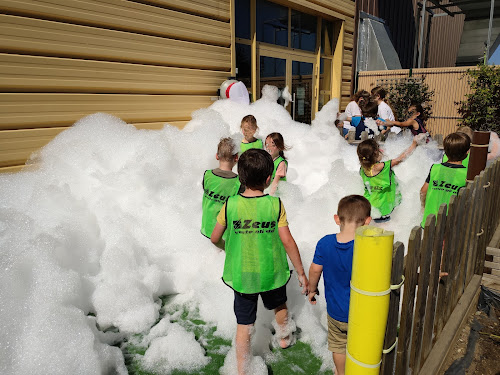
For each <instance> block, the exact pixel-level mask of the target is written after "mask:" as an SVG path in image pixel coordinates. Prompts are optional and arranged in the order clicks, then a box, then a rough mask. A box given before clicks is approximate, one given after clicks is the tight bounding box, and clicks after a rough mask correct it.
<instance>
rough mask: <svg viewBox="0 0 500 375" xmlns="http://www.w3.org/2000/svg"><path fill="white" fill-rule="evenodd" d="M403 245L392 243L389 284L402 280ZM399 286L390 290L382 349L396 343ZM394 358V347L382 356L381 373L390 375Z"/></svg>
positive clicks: (397, 283)
mask: <svg viewBox="0 0 500 375" xmlns="http://www.w3.org/2000/svg"><path fill="white" fill-rule="evenodd" d="M404 252H405V247H404V245H403V244H402V243H401V242H396V243H395V244H394V252H393V254H392V274H391V285H399V284H400V283H401V282H402V281H403V280H402V278H403V263H404ZM400 295H401V288H398V289H393V290H392V291H391V299H390V302H389V315H388V317H387V328H386V331H385V340H384V351H385V350H388V349H390V348H391V347H392V346H393V345H396V339H397V337H398V316H399V297H400ZM395 359H396V348H395V347H392V349H391V350H390V351H389V352H388V353H384V354H383V356H382V366H381V368H380V374H381V375H392V374H393V370H394V361H395Z"/></svg>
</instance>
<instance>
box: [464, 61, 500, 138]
mask: <svg viewBox="0 0 500 375" xmlns="http://www.w3.org/2000/svg"><path fill="white" fill-rule="evenodd" d="M465 77H466V78H467V82H468V83H469V85H470V87H471V89H472V93H470V94H466V95H465V96H466V97H467V99H466V100H462V101H460V102H455V104H457V105H458V106H459V107H458V113H459V114H460V115H461V116H462V121H461V123H460V124H459V125H467V126H470V127H471V128H472V129H473V130H491V131H494V132H497V133H498V132H499V131H500V66H495V65H484V64H480V65H478V67H477V69H468V70H467V72H466V73H465V74H464V76H463V77H462V78H465Z"/></svg>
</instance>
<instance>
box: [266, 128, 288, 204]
mask: <svg viewBox="0 0 500 375" xmlns="http://www.w3.org/2000/svg"><path fill="white" fill-rule="evenodd" d="M287 149H288V148H287V147H286V146H285V141H284V140H283V136H282V135H281V134H280V133H271V134H269V135H268V136H267V137H266V150H267V152H269V154H270V155H271V157H272V158H273V164H274V169H273V174H272V175H271V190H270V194H271V195H274V193H275V192H276V189H277V188H278V182H280V181H286V170H287V169H288V161H287V160H286V158H285V153H284V151H285V150H287Z"/></svg>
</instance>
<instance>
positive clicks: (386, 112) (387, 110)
mask: <svg viewBox="0 0 500 375" xmlns="http://www.w3.org/2000/svg"><path fill="white" fill-rule="evenodd" d="M371 93H372V98H373V100H375V102H376V103H377V105H378V118H379V119H381V120H384V121H387V120H389V121H394V120H396V118H395V117H394V113H393V112H392V109H391V107H390V106H389V104H387V103H386V102H385V97H386V95H387V92H386V91H385V89H384V88H383V87H382V86H377V87H374V88H373V89H372V91H371ZM386 131H388V130H387V129H385V130H383V131H382V132H383V133H385V132H386ZM390 131H391V132H393V133H396V134H399V133H400V132H401V128H399V127H397V126H393V127H392V128H391V130H390Z"/></svg>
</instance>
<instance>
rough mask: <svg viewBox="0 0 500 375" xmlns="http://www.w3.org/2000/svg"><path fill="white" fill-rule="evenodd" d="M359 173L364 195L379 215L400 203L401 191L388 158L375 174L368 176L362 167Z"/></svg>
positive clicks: (384, 213) (385, 213)
mask: <svg viewBox="0 0 500 375" xmlns="http://www.w3.org/2000/svg"><path fill="white" fill-rule="evenodd" d="M359 174H360V175H361V178H362V179H363V184H364V186H365V193H364V197H365V198H366V199H368V201H370V204H371V205H372V206H373V207H375V208H377V209H378V210H379V211H380V215H382V216H386V215H389V214H390V213H391V212H392V211H393V210H394V208H395V207H397V206H398V205H399V204H400V203H401V193H400V192H399V189H398V182H397V181H396V175H395V174H394V171H393V170H392V168H391V161H390V160H387V161H386V162H384V168H382V170H381V171H380V172H379V174H377V175H376V176H373V177H368V176H367V175H366V174H365V171H364V170H363V168H361V169H360V170H359Z"/></svg>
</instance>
